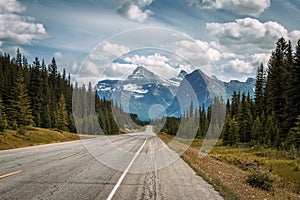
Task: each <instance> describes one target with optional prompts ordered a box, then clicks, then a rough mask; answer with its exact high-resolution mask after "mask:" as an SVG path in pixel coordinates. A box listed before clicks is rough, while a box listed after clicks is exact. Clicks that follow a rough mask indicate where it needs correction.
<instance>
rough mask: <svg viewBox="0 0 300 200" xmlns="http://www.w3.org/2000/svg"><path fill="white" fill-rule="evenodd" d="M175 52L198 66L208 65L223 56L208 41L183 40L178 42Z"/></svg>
mask: <svg viewBox="0 0 300 200" xmlns="http://www.w3.org/2000/svg"><path fill="white" fill-rule="evenodd" d="M175 53H176V54H177V55H180V56H182V57H183V58H184V59H185V60H187V61H190V62H192V63H193V64H195V65H196V66H198V67H199V66H201V65H207V64H210V63H212V62H214V61H218V60H219V59H220V58H221V56H222V55H221V53H220V52H219V51H218V50H216V49H214V48H213V47H212V46H211V45H210V44H209V43H208V42H204V41H200V40H195V41H188V40H181V41H179V42H177V43H176V47H175Z"/></svg>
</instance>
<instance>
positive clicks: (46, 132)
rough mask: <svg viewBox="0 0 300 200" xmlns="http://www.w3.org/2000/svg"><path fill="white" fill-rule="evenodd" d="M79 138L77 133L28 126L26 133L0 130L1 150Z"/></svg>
mask: <svg viewBox="0 0 300 200" xmlns="http://www.w3.org/2000/svg"><path fill="white" fill-rule="evenodd" d="M78 139H79V136H78V135H76V134H72V133H68V132H64V131H56V130H50V129H43V128H34V127H27V130H26V131H25V133H18V132H17V131H13V130H5V131H4V132H0V150H5V149H13V148H19V147H27V146H33V145H39V144H49V143H54V142H66V141H72V140H78Z"/></svg>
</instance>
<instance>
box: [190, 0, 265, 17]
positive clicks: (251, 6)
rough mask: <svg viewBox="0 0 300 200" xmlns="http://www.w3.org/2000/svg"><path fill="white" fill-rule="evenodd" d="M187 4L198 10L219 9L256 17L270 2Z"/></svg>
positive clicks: (227, 0)
mask: <svg viewBox="0 0 300 200" xmlns="http://www.w3.org/2000/svg"><path fill="white" fill-rule="evenodd" d="M188 2H189V3H190V5H193V6H197V7H199V8H200V9H208V10H220V9H221V10H227V11H230V12H233V13H236V14H241V15H249V16H258V15H259V14H261V13H263V12H264V10H266V9H267V8H269V7H270V6H271V2H270V0H258V1H253V0H188Z"/></svg>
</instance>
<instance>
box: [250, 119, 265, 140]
mask: <svg viewBox="0 0 300 200" xmlns="http://www.w3.org/2000/svg"><path fill="white" fill-rule="evenodd" d="M251 142H252V143H253V144H257V143H259V144H263V143H264V128H263V124H262V122H261V120H260V117H259V116H257V117H256V119H255V121H254V122H253V127H252V134H251Z"/></svg>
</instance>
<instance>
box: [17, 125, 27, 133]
mask: <svg viewBox="0 0 300 200" xmlns="http://www.w3.org/2000/svg"><path fill="white" fill-rule="evenodd" d="M26 132H27V129H26V127H24V126H21V127H20V128H18V130H17V133H19V134H20V135H25V134H26Z"/></svg>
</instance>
